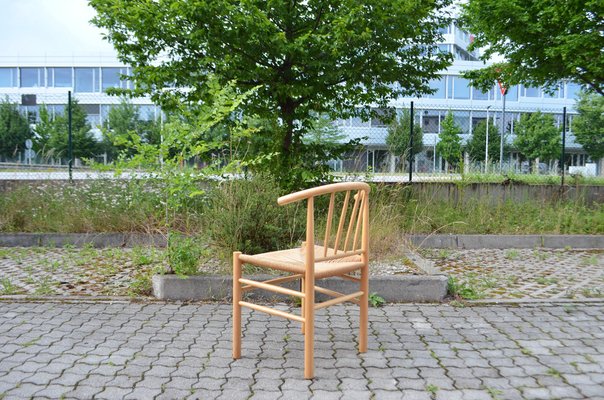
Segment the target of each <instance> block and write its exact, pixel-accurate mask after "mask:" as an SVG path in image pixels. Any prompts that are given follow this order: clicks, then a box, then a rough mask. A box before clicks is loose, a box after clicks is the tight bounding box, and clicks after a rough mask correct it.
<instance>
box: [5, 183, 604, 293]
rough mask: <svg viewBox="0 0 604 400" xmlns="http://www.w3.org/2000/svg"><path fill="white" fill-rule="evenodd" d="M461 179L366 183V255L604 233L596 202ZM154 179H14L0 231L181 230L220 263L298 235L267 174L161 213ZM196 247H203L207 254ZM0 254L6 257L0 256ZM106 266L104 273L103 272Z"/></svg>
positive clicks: (473, 288)
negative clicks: (413, 245) (421, 240)
mask: <svg viewBox="0 0 604 400" xmlns="http://www.w3.org/2000/svg"><path fill="white" fill-rule="evenodd" d="M467 184H468V181H466V180H464V181H462V182H460V183H456V184H455V185H450V184H449V185H443V184H438V183H435V184H421V185H413V186H409V185H401V184H397V185H384V184H377V185H373V186H372V192H371V197H370V215H371V225H370V227H371V228H370V229H371V231H370V235H369V236H370V240H371V242H370V248H371V251H372V258H373V259H383V258H386V257H391V258H392V257H393V256H397V255H398V253H397V252H400V251H401V249H402V248H403V246H402V244H404V236H405V235H406V234H410V233H415V234H432V233H450V234H578V233H581V234H602V233H604V205H602V204H591V205H590V204H587V203H586V202H585V201H583V200H582V199H581V198H579V199H576V200H563V199H557V200H554V199H552V200H550V201H541V200H536V199H528V198H527V199H524V200H522V199H517V198H515V199H512V198H511V196H508V199H502V198H499V197H496V196H495V197H492V196H491V195H481V194H477V193H478V192H477V191H474V192H472V193H473V194H472V195H470V194H469V193H470V192H469V191H466V187H467ZM158 185H159V183H158V182H154V181H137V180H132V181H115V180H102V179H101V180H94V181H89V182H85V183H78V184H75V185H69V184H61V185H56V184H53V185H48V184H45V183H43V184H39V185H37V186H30V185H25V184H24V185H20V186H17V187H16V188H14V189H13V190H10V191H7V192H4V193H3V194H2V195H1V196H0V209H2V210H3V212H2V213H0V232H70V233H71V232H75V233H78V232H140V233H162V234H166V233H168V231H170V232H180V233H185V234H189V235H192V236H194V237H195V238H196V240H198V241H199V243H198V244H197V246H198V247H199V248H200V249H199V250H200V251H199V256H200V257H208V255H211V256H215V255H218V256H219V257H220V258H222V259H225V260H226V259H228V258H230V255H231V254H232V251H233V250H241V251H244V252H249V253H258V252H264V251H272V250H278V249H283V248H286V247H289V246H291V245H295V244H298V243H299V242H300V241H301V240H303V238H304V213H305V209H304V205H300V204H298V205H291V206H286V207H280V206H278V205H277V204H276V199H277V197H278V196H279V195H282V194H283V193H282V192H281V191H280V190H279V188H278V187H276V185H275V184H274V183H271V181H270V180H262V179H256V180H253V181H229V182H223V183H221V184H220V185H218V186H207V187H205V189H206V191H205V193H206V195H204V196H197V197H195V198H193V199H191V200H186V201H184V203H183V204H181V205H180V206H179V207H178V209H176V210H172V211H171V212H169V216H167V212H166V207H165V199H163V198H162V195H161V194H160V193H161V191H159V190H157V186H158ZM207 185H209V184H207ZM507 187H509V186H506V188H507ZM506 190H507V189H506ZM506 193H507V192H506ZM506 196H507V195H506ZM506 196H502V197H506ZM326 200H328V199H326ZM327 203H328V202H327V201H325V202H321V201H317V203H316V204H315V207H316V211H315V215H317V216H319V215H325V214H326V209H327ZM324 227H325V223H324V222H323V221H317V224H316V228H317V232H321V230H324ZM205 246H209V247H208V248H207V250H206V248H205ZM185 247H186V246H185ZM92 250H93V249H91V248H90V249H83V251H82V252H81V254H79V255H78V256H77V260H74V262H75V263H76V264H78V265H87V264H90V263H93V262H94V259H93V257H94V252H93V251H92ZM133 253H134V256H133V257H134V260H133V262H134V264H135V265H137V266H141V267H143V266H147V265H149V264H150V263H151V260H152V259H153V258H154V256H153V255H152V254H148V253H145V252H144V251H142V250H141V249H135V250H134V252H133ZM173 255H174V256H177V255H179V253H178V252H176V253H173ZM449 256H450V253H448V252H447V250H442V251H441V254H440V257H442V258H447V257H449ZM1 257H7V255H6V254H3V253H0V258H1ZM14 257H16V258H15V260H16V261H17V262H19V261H23V260H22V259H17V258H19V257H21V256H19V255H16V256H14ZM506 257H508V258H510V259H513V258H516V257H518V255H517V254H514V252H513V251H510V252H509V253H508V254H506ZM176 258H179V257H176ZM179 259H181V260H183V261H187V260H184V259H183V257H180V258H179ZM595 262H597V259H596V258H595V257H592V258H588V259H586V260H585V261H583V263H584V265H593V264H594V263H595ZM185 264H187V263H185ZM187 265H189V267H190V268H189V267H187V268H184V269H185V270H187V271H190V270H192V269H193V267H194V266H193V267H191V265H192V264H191V263H188V264H187ZM51 267H52V268H54V269H55V270H56V269H58V268H59V266H49V269H52V268H51ZM106 272H107V273H108V274H111V273H113V271H112V270H111V268H107V271H106ZM144 286H145V285H142V284H141V285H140V289H137V291H139V290H140V291H146V290H147V289H146V288H144ZM481 287H483V288H486V287H488V285H487V284H485V282H482V283H481V282H478V283H471V282H470V283H468V284H465V286H463V285H462V286H461V287H460V288H459V290H460V291H461V292H463V296H465V298H476V297H480V295H481V290H482V289H481Z"/></svg>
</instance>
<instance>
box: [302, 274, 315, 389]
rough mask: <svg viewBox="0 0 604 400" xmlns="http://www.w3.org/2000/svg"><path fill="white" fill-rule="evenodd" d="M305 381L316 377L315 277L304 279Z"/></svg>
mask: <svg viewBox="0 0 604 400" xmlns="http://www.w3.org/2000/svg"><path fill="white" fill-rule="evenodd" d="M304 295H305V299H304V300H305V301H304V379H312V378H314V377H315V361H314V358H315V348H314V346H315V343H314V339H315V277H314V276H306V277H305V279H304Z"/></svg>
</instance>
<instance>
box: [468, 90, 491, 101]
mask: <svg viewBox="0 0 604 400" xmlns="http://www.w3.org/2000/svg"><path fill="white" fill-rule="evenodd" d="M489 97H491V90H487V91H486V92H483V91H481V90H480V89H476V88H474V87H473V88H472V98H473V99H474V100H489Z"/></svg>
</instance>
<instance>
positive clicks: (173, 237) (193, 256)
mask: <svg viewBox="0 0 604 400" xmlns="http://www.w3.org/2000/svg"><path fill="white" fill-rule="evenodd" d="M207 256H208V252H207V249H206V247H205V246H204V245H203V243H201V242H200V240H199V239H196V238H190V237H184V236H182V235H178V234H169V235H168V263H169V264H170V268H172V271H173V272H174V273H175V274H176V275H182V276H191V275H197V274H198V273H199V264H200V262H201V260H202V258H204V257H207Z"/></svg>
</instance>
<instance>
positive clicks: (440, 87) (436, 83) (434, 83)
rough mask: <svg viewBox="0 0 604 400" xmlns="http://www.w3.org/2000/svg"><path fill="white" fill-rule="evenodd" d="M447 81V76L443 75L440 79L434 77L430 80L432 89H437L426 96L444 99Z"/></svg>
mask: <svg viewBox="0 0 604 400" xmlns="http://www.w3.org/2000/svg"><path fill="white" fill-rule="evenodd" d="M446 81H447V79H446V77H445V76H442V77H440V78H439V79H432V80H431V81H430V89H435V90H436V92H434V93H433V94H430V95H427V96H426V97H430V98H433V99H444V98H445V94H446V84H445V82H446Z"/></svg>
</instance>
